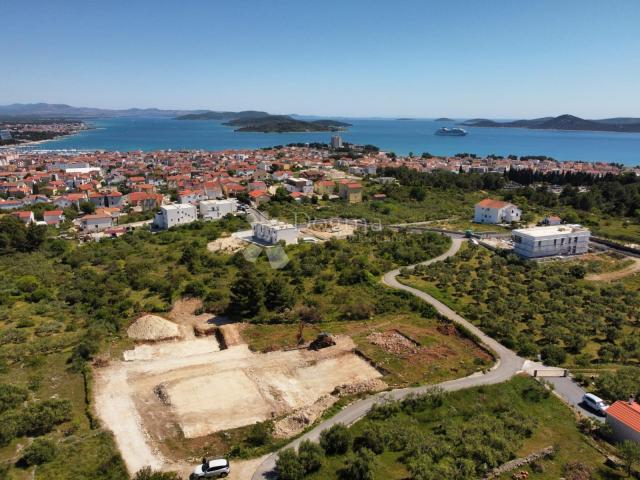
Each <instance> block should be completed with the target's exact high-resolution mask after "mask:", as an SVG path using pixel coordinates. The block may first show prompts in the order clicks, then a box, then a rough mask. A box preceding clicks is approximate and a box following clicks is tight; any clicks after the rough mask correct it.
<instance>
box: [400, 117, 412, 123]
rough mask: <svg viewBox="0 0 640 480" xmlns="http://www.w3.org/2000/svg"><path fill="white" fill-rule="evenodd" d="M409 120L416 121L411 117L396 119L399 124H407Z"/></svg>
mask: <svg viewBox="0 0 640 480" xmlns="http://www.w3.org/2000/svg"><path fill="white" fill-rule="evenodd" d="M408 120H415V119H414V118H409V117H402V118H396V121H398V122H406V121H408Z"/></svg>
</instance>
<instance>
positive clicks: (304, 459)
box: [298, 440, 324, 474]
mask: <svg viewBox="0 0 640 480" xmlns="http://www.w3.org/2000/svg"><path fill="white" fill-rule="evenodd" d="M298 459H299V460H300V463H301V464H302V467H303V468H304V472H305V474H309V473H312V472H315V471H317V470H319V469H320V467H321V466H322V461H323V460H324V451H323V450H322V447H321V446H320V445H318V444H317V443H315V442H312V441H310V440H305V441H303V442H302V443H300V446H299V447H298Z"/></svg>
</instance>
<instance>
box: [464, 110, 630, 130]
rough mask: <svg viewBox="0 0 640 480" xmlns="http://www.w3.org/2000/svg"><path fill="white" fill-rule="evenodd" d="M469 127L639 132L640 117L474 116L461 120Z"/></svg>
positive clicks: (566, 115)
mask: <svg viewBox="0 0 640 480" xmlns="http://www.w3.org/2000/svg"><path fill="white" fill-rule="evenodd" d="M462 125H466V126H469V127H491V128H531V129H539V130H583V131H591V132H640V118H626V117H624V118H622V117H621V118H605V119H601V120H587V119H584V118H580V117H576V116H574V115H568V114H565V115H560V116H557V117H542V118H535V119H532V120H515V121H512V122H496V121H494V120H488V119H484V118H476V119H472V120H467V121H465V122H462Z"/></svg>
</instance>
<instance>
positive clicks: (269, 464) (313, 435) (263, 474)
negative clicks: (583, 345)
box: [252, 237, 525, 480]
mask: <svg viewBox="0 0 640 480" xmlns="http://www.w3.org/2000/svg"><path fill="white" fill-rule="evenodd" d="M463 241H464V240H463V239H462V238H459V237H452V239H451V242H452V243H451V247H450V248H449V250H447V251H446V252H445V253H443V254H442V255H440V256H439V257H435V258H432V259H431V260H427V261H426V262H422V263H420V264H418V265H430V264H432V263H435V262H440V261H442V260H444V259H446V258H448V257H451V256H453V255H455V254H456V253H457V252H458V250H460V247H461V246H462V242H463ZM414 267H415V265H412V266H410V267H406V268H410V269H411V268H414ZM399 274H400V269H399V268H398V269H396V270H392V271H390V272H388V273H386V274H385V275H384V277H383V278H382V283H384V284H385V285H387V286H389V287H392V288H397V289H400V290H405V291H407V292H409V293H411V294H413V295H415V296H416V297H419V298H421V299H422V300H424V301H425V302H428V303H430V304H431V305H433V307H434V308H435V309H436V310H437V311H438V313H440V314H441V315H443V316H445V317H446V318H448V319H449V320H451V321H452V322H455V323H456V324H458V325H462V326H463V327H465V328H466V329H467V330H469V331H470V332H472V333H473V334H474V335H476V337H478V340H479V342H480V343H481V344H483V345H484V346H485V347H486V348H488V349H489V350H491V351H493V352H494V354H495V356H496V357H497V362H496V364H495V365H494V366H493V368H492V369H491V370H489V371H488V372H486V373H481V372H476V373H474V374H472V375H469V376H468V377H464V378H459V379H456V380H449V381H446V382H442V383H439V384H436V385H425V386H421V387H411V388H401V389H397V390H392V391H390V392H380V393H377V394H375V395H372V396H370V397H367V398H364V399H362V400H358V401H357V402H354V403H352V404H350V405H348V406H347V407H345V408H344V409H342V410H341V411H340V412H339V413H337V414H336V415H334V416H333V417H331V418H329V419H327V420H325V421H324V422H322V423H320V424H319V425H317V426H316V427H315V428H313V429H312V430H310V431H308V432H307V433H305V434H304V435H302V436H301V437H299V438H297V439H295V440H293V441H292V442H291V443H289V444H288V445H287V446H286V447H284V448H291V447H292V448H298V445H300V443H301V442H303V441H304V440H312V441H318V439H319V438H320V433H321V432H322V431H324V430H326V429H327V428H330V427H331V426H333V425H335V424H337V423H342V424H344V425H351V424H353V423H354V422H356V421H357V420H360V419H361V418H362V417H364V416H365V415H366V414H367V413H368V412H369V410H370V409H371V407H372V406H373V405H374V404H376V403H381V402H384V401H386V400H388V399H392V400H399V399H402V398H404V397H406V396H407V395H412V394H420V393H425V392H428V391H429V390H430V389H432V388H433V387H434V386H437V387H440V388H442V389H444V390H446V391H454V390H462V389H465V388H470V387H477V386H480V385H489V384H494V383H501V382H504V381H506V380H508V379H510V378H511V377H513V376H514V375H515V374H517V373H518V372H521V371H522V368H523V366H524V363H525V359H524V358H522V357H519V356H518V355H517V354H516V353H515V352H512V351H511V350H509V349H508V348H506V347H504V346H503V345H501V344H500V343H499V342H497V341H495V340H494V339H492V338H491V337H489V336H487V335H485V334H484V333H483V332H482V331H481V330H480V329H479V328H477V327H476V326H474V325H473V324H471V323H470V322H468V321H467V320H465V319H464V318H462V317H461V316H460V315H458V314H457V313H456V312H454V311H453V310H451V309H450V308H449V307H447V306H446V305H445V304H443V303H442V302H440V301H439V300H436V299H435V298H434V297H432V296H431V295H429V294H427V293H425V292H422V291H420V290H417V289H415V288H412V287H409V286H407V285H404V284H402V283H400V282H398V280H397V276H398V275H399ZM277 456H278V453H277V452H274V453H272V454H271V455H269V456H268V457H267V458H266V459H265V460H264V461H263V462H262V463H261V464H260V465H259V467H258V468H257V469H256V471H255V473H254V474H253V477H252V480H264V479H273V478H275V477H276V473H275V466H276V458H277Z"/></svg>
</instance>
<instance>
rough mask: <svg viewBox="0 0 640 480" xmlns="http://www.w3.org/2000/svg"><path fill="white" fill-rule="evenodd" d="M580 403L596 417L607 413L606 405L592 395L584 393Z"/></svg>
mask: <svg viewBox="0 0 640 480" xmlns="http://www.w3.org/2000/svg"><path fill="white" fill-rule="evenodd" d="M582 403H583V404H584V405H585V406H586V407H588V408H589V409H590V410H593V411H594V412H596V413H597V414H598V415H604V414H605V413H606V411H607V408H609V407H608V405H607V404H606V403H604V400H602V399H601V398H600V397H598V396H596V395H594V394H593V393H585V394H584V395H583V396H582Z"/></svg>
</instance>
